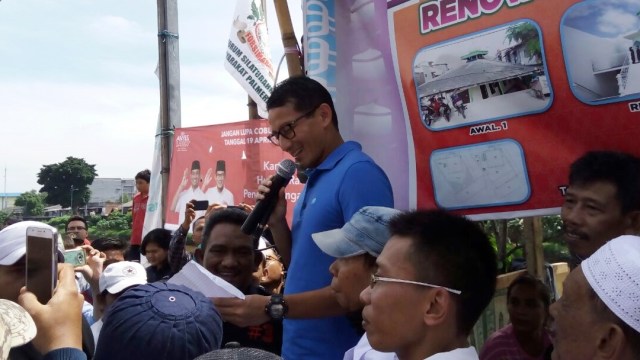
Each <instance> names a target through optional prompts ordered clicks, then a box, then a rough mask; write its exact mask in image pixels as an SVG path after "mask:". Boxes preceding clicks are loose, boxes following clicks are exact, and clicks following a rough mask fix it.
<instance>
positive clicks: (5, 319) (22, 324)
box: [0, 299, 37, 360]
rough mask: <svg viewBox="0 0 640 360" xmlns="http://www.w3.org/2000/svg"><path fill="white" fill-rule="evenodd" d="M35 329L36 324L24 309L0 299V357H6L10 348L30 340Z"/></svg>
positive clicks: (34, 333) (33, 335)
mask: <svg viewBox="0 0 640 360" xmlns="http://www.w3.org/2000/svg"><path fill="white" fill-rule="evenodd" d="M36 331H37V330H36V324H35V323H34V322H33V319H32V318H31V316H30V315H29V314H28V313H27V311H26V310H25V309H23V308H22V307H21V306H20V305H18V304H16V303H14V302H13V301H9V300H4V299H0V334H2V336H0V359H2V360H5V359H8V358H9V351H10V350H11V348H12V347H16V346H20V345H24V344H26V343H28V342H29V341H31V340H32V339H33V338H34V337H35V336H36Z"/></svg>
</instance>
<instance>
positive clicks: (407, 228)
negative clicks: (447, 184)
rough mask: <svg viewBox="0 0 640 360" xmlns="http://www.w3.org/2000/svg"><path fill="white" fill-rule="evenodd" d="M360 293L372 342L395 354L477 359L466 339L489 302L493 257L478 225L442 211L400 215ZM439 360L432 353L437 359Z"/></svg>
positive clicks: (391, 224) (392, 223) (492, 288)
mask: <svg viewBox="0 0 640 360" xmlns="http://www.w3.org/2000/svg"><path fill="white" fill-rule="evenodd" d="M389 232H390V234H391V238H390V239H389V241H388V242H387V243H386V245H385V246H384V249H383V250H382V253H381V254H380V256H379V257H378V259H377V260H376V264H377V267H378V270H377V271H376V273H375V274H374V275H373V276H372V277H371V284H370V286H369V287H367V288H365V290H363V291H362V293H361V294H360V299H361V300H362V302H363V303H364V304H365V307H364V309H363V311H362V318H363V321H362V324H363V327H364V329H365V331H366V333H367V338H368V339H369V342H370V343H371V346H372V347H373V348H374V349H376V350H378V351H383V352H395V353H396V355H397V356H398V359H400V360H404V359H431V357H432V356H434V355H436V354H438V356H437V359H438V360H448V359H457V360H467V359H469V360H470V359H474V360H475V359H478V355H477V352H476V350H475V349H474V348H473V347H472V346H469V343H468V341H467V337H468V336H469V334H470V333H471V329H472V328H473V325H474V324H475V323H476V321H477V320H478V318H479V317H480V314H481V313H482V311H483V310H484V309H485V307H486V306H487V305H488V304H489V302H490V301H491V298H492V297H493V293H494V291H495V286H496V275H497V268H496V255H495V252H494V250H493V247H492V246H491V244H490V242H489V239H488V238H487V236H486V235H485V234H484V233H483V232H482V230H480V228H479V227H478V226H477V225H476V224H474V223H473V222H471V221H469V220H467V219H465V218H463V217H460V216H456V215H452V214H449V213H447V212H444V211H441V210H434V211H425V210H418V211H412V212H407V213H402V214H400V215H398V216H396V217H394V218H392V219H391V220H390V221H389ZM434 359H435V357H434Z"/></svg>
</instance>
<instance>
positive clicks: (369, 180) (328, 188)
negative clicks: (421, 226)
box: [282, 141, 393, 360]
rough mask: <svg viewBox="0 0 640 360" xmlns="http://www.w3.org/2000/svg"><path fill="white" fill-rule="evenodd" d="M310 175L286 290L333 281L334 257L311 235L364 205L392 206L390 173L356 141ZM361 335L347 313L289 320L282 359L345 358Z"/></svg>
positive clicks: (297, 214) (298, 212)
mask: <svg viewBox="0 0 640 360" xmlns="http://www.w3.org/2000/svg"><path fill="white" fill-rule="evenodd" d="M308 175H309V180H308V181H307V183H306V184H305V187H304V189H303V191H302V193H301V194H300V198H299V199H298V202H297V203H296V206H295V208H294V211H293V224H292V228H291V236H292V249H291V264H290V265H289V269H288V271H287V280H286V286H285V294H296V293H300V292H305V291H310V290H317V289H320V288H323V287H325V286H328V285H330V284H331V274H330V273H329V265H331V263H332V262H333V261H334V260H335V259H334V258H333V257H330V256H329V255H327V254H325V253H324V252H322V250H320V248H318V246H317V245H316V244H315V242H314V241H313V239H312V238H311V234H313V233H316V232H320V231H326V230H331V229H337V228H341V227H342V226H343V225H344V224H345V223H346V222H347V221H349V219H351V216H352V215H353V214H355V213H356V212H357V211H358V210H360V209H361V208H362V207H364V206H387V207H393V192H392V190H391V184H390V182H389V179H388V178H387V175H386V174H385V173H384V171H383V170H382V169H381V168H380V167H379V166H378V165H376V164H375V162H374V161H373V160H372V159H371V158H370V157H369V156H368V155H366V154H365V153H363V152H362V146H360V144H358V143H356V142H353V141H349V142H345V143H344V144H342V145H340V146H339V147H338V148H337V149H335V150H334V151H333V152H332V153H331V154H330V155H329V156H328V157H327V158H326V159H325V160H324V161H323V162H322V163H321V164H320V165H319V166H318V167H317V168H315V169H311V170H308ZM359 338H360V337H359V336H358V335H357V334H356V332H355V330H354V329H353V327H352V326H351V325H350V324H349V321H348V320H347V318H346V317H345V316H338V317H328V318H321V319H308V320H299V319H285V320H284V334H283V341H282V343H283V346H282V357H283V358H284V359H285V360H295V359H305V360H308V359H309V360H313V359H328V360H335V359H342V357H343V356H344V353H345V351H347V350H349V349H350V348H351V347H353V346H354V345H355V344H356V343H357V342H358V340H359Z"/></svg>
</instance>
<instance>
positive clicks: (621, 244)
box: [582, 235, 640, 332]
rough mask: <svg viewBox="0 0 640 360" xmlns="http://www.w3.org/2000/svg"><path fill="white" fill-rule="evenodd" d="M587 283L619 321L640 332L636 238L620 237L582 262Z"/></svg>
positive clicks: (639, 240) (639, 252) (639, 253)
mask: <svg viewBox="0 0 640 360" xmlns="http://www.w3.org/2000/svg"><path fill="white" fill-rule="evenodd" d="M582 272H583V273H584V276H585V278H587V282H589V285H590V286H591V288H592V289H593V291H595V293H596V294H597V295H598V297H599V298H600V300H602V302H603V303H605V305H607V307H608V308H609V310H611V311H612V312H613V313H614V314H616V316H617V317H618V318H620V320H622V321H624V322H625V323H626V324H627V325H629V326H630V327H631V328H633V329H634V330H635V331H637V332H640V237H638V236H632V235H624V236H620V237H617V238H615V239H613V240H611V241H609V242H608V243H606V244H604V245H603V246H602V247H601V248H600V249H598V251H596V252H595V253H594V254H593V255H591V256H590V257H589V258H588V259H586V260H584V261H583V262H582Z"/></svg>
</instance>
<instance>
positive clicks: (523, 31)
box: [506, 22, 542, 62]
mask: <svg viewBox="0 0 640 360" xmlns="http://www.w3.org/2000/svg"><path fill="white" fill-rule="evenodd" d="M506 36H507V40H509V44H511V43H512V42H519V43H522V44H523V45H524V52H525V54H526V55H527V56H528V57H529V59H533V58H535V59H536V60H537V61H540V62H542V48H540V35H539V34H538V29H537V28H536V27H535V26H534V25H533V24H531V23H528V22H524V23H520V24H518V25H513V26H510V27H509V28H508V29H507V33H506Z"/></svg>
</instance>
